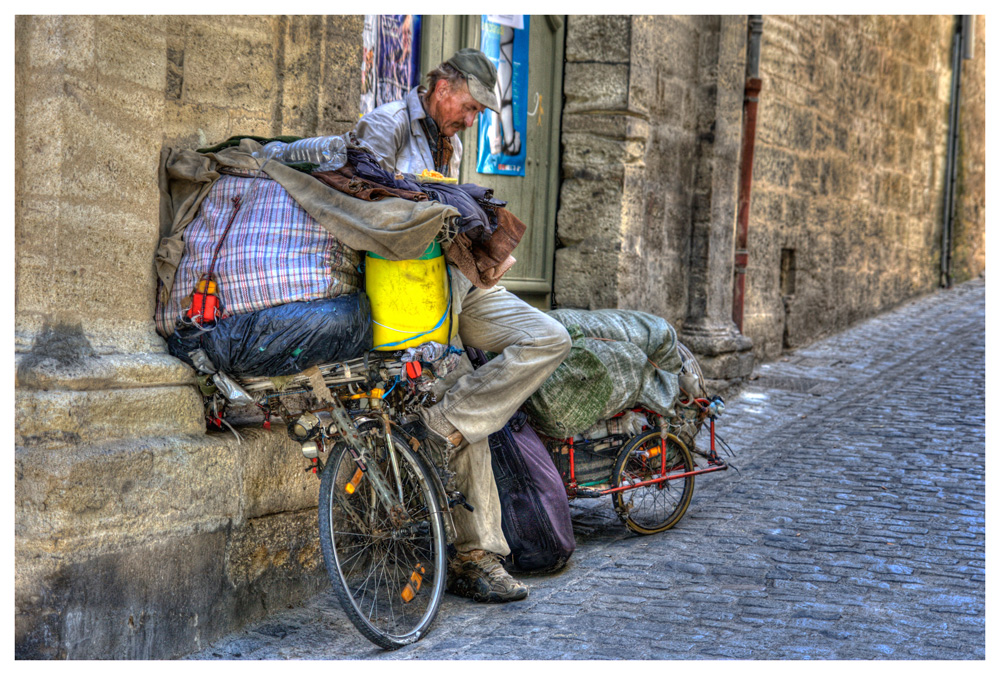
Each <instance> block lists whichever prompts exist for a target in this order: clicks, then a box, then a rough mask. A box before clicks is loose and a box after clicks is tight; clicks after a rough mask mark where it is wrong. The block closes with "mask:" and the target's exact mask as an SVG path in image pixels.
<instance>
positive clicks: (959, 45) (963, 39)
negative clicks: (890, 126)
mask: <svg viewBox="0 0 1000 675" xmlns="http://www.w3.org/2000/svg"><path fill="white" fill-rule="evenodd" d="M974 18H975V17H973V16H968V15H967V16H959V17H956V21H955V28H956V30H955V39H954V41H953V42H952V48H951V104H950V106H949V110H948V153H947V159H946V161H945V177H946V178H945V181H946V182H945V187H944V227H942V228H941V287H942V288H951V285H952V271H951V245H952V241H951V240H952V234H953V230H954V227H955V182H956V180H957V178H958V121H959V119H958V111H959V108H960V105H961V102H962V98H961V97H962V60H963V59H971V58H972V53H973V45H974V40H973V31H974V29H975V23H974V21H973V20H974Z"/></svg>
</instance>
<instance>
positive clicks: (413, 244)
mask: <svg viewBox="0 0 1000 675" xmlns="http://www.w3.org/2000/svg"><path fill="white" fill-rule="evenodd" d="M260 147H261V146H260V144H259V143H257V142H256V141H254V140H252V139H249V138H244V139H242V140H241V141H240V144H239V146H236V147H229V148H225V149H223V150H220V151H218V152H210V153H198V152H195V151H193V150H176V149H173V148H166V149H164V150H163V152H162V153H161V154H160V191H161V199H160V234H161V240H160V245H159V247H158V248H157V250H156V273H157V277H158V279H159V282H160V298H161V300H166V299H168V298H169V296H170V295H171V289H172V288H173V285H174V277H175V275H176V272H177V267H178V265H179V263H180V260H181V256H182V255H183V253H184V239H183V237H184V230H185V228H186V227H187V226H188V224H190V223H191V221H192V220H193V219H194V218H195V216H196V215H197V214H198V210H199V209H200V207H201V204H202V202H203V201H204V199H205V197H206V196H207V195H208V193H209V191H210V190H211V187H212V185H213V184H214V183H215V181H217V180H218V179H219V176H220V174H219V168H220V167H223V166H227V167H232V168H236V169H261V170H262V171H263V172H264V173H266V174H267V175H268V176H270V177H271V178H273V179H274V180H275V181H277V182H278V183H279V184H280V185H281V187H283V188H284V189H285V190H287V191H288V194H289V195H291V197H292V198H293V199H294V200H295V201H296V202H298V204H299V205H300V206H301V207H302V208H303V209H305V211H306V212H307V213H308V214H309V215H310V216H312V217H313V218H315V219H316V222H318V223H319V224H320V225H321V226H322V227H324V228H326V230H327V231H328V232H330V234H332V235H333V236H334V237H336V238H337V239H339V240H340V241H341V242H343V243H344V244H345V245H346V246H349V247H350V248H353V249H355V250H361V251H371V252H373V253H376V254H378V255H380V256H382V257H383V258H387V259H389V260H409V259H414V258H419V257H420V256H421V255H422V254H423V252H424V251H425V250H426V249H427V247H428V246H429V245H430V243H431V242H432V241H433V240H434V238H435V237H436V236H437V234H438V232H440V231H441V229H442V228H444V227H446V226H449V225H450V221H451V220H453V219H455V218H458V217H459V216H460V214H459V212H458V210H457V209H455V208H454V207H452V206H448V205H446V204H441V203H439V202H433V201H425V202H423V201H422V202H412V201H409V200H405V199H399V198H397V197H387V198H385V199H382V200H380V201H378V202H366V201H363V200H360V199H354V198H352V197H350V196H348V195H345V194H344V193H342V192H340V191H338V190H335V189H333V188H332V187H330V186H329V185H326V184H324V183H322V182H321V181H318V180H316V179H315V178H313V177H312V176H310V175H308V174H305V173H302V172H300V171H296V170H295V169H292V168H290V167H287V166H285V165H283V164H281V163H279V162H273V161H272V162H262V161H260V160H258V159H256V158H254V157H253V156H252V155H251V153H252V152H254V151H256V150H259V149H260ZM262 164H263V165H262Z"/></svg>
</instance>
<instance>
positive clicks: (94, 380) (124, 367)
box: [14, 352, 195, 391]
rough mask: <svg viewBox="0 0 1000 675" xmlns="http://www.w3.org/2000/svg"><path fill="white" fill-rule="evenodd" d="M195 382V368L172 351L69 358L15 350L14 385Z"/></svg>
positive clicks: (119, 385)
mask: <svg viewBox="0 0 1000 675" xmlns="http://www.w3.org/2000/svg"><path fill="white" fill-rule="evenodd" d="M193 384H195V375H194V370H192V369H191V367H190V366H188V365H187V364H185V363H184V362H182V361H180V360H179V359H176V358H174V357H173V356H170V355H169V354H154V353H144V354H110V355H104V356H97V355H92V356H87V357H84V358H65V357H62V356H61V355H50V354H44V355H39V354H35V353H32V352H28V353H22V354H17V353H15V354H14V387H15V388H16V389H23V390H43V391H45V390H53V389H62V390H68V391H81V390H98V389H133V388H137V387H163V386H172V385H193Z"/></svg>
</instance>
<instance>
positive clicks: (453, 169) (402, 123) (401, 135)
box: [354, 87, 462, 177]
mask: <svg viewBox="0 0 1000 675" xmlns="http://www.w3.org/2000/svg"><path fill="white" fill-rule="evenodd" d="M421 89H423V87H414V88H413V89H411V90H410V91H409V93H408V94H407V95H406V98H404V99H403V100H401V101H393V102H391V103H385V104H383V105H380V106H379V107H377V108H375V110H372V111H371V112H370V113H368V114H367V115H365V116H364V117H362V118H361V119H360V120H358V123H357V124H356V125H355V127H354V135H355V136H356V137H357V139H358V140H359V141H362V142H363V143H364V145H365V146H367V147H368V148H370V149H371V150H372V151H373V152H374V153H375V155H376V156H377V157H378V161H379V164H380V165H381V166H382V168H383V169H385V170H386V171H398V172H400V173H412V174H419V173H420V172H422V171H423V170H424V169H429V170H431V171H433V170H434V154H433V153H432V152H431V147H430V141H429V140H428V139H427V134H426V133H425V132H424V125H423V123H422V122H421V120H422V119H423V118H425V117H427V112H426V111H425V110H424V106H423V104H422V103H421V102H420V90H421ZM451 145H452V148H453V150H454V152H453V154H452V156H451V161H450V162H449V163H448V172H447V174H446V175H447V176H449V177H452V176H458V167H459V166H460V165H461V162H462V141H461V140H459V138H458V135H455V136H452V137H451Z"/></svg>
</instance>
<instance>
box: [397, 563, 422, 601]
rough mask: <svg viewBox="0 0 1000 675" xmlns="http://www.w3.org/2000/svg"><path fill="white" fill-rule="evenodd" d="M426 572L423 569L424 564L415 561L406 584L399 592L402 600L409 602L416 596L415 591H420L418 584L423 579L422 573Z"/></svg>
mask: <svg viewBox="0 0 1000 675" xmlns="http://www.w3.org/2000/svg"><path fill="white" fill-rule="evenodd" d="M426 573H427V570H426V569H424V566H423V565H421V564H420V563H417V564H416V566H415V567H414V568H413V571H412V572H411V573H410V580H409V581H408V582H407V584H406V586H404V587H403V592H402V593H400V595H401V596H402V598H403V602H409V601H411V600H413V598H415V597H416V596H417V593H418V592H420V584H421V583H423V580H424V577H423V575H424V574H426Z"/></svg>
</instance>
